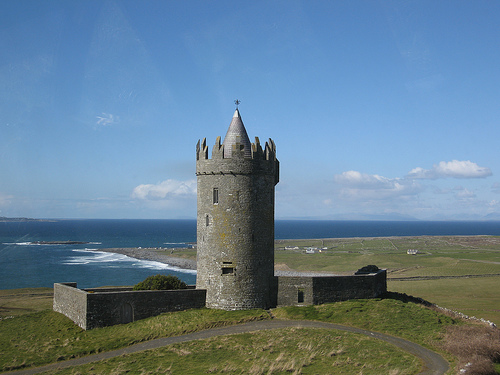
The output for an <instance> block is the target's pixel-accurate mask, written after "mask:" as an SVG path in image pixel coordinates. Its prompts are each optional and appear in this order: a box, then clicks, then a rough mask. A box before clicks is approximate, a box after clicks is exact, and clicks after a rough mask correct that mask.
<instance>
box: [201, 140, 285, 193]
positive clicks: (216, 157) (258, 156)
mask: <svg viewBox="0 0 500 375" xmlns="http://www.w3.org/2000/svg"><path fill="white" fill-rule="evenodd" d="M224 147H225V146H224V144H222V143H221V138H220V137H217V139H216V141H215V145H214V147H213V148H212V157H211V158H209V148H208V146H207V141H206V138H203V141H202V142H200V141H198V143H197V144H196V175H197V176H202V175H271V176H274V184H275V185H276V184H277V183H278V182H279V161H278V159H277V158H276V145H275V144H274V141H273V140H272V139H269V141H268V142H266V144H265V146H264V148H262V146H261V144H260V141H259V138H258V137H255V143H252V144H251V152H250V157H245V149H244V146H243V144H241V143H239V142H236V143H235V144H233V145H232V150H231V151H232V152H231V157H224V156H225V153H224ZM246 154H247V155H248V152H247V153H246Z"/></svg>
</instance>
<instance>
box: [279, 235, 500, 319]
mask: <svg viewBox="0 0 500 375" xmlns="http://www.w3.org/2000/svg"><path fill="white" fill-rule="evenodd" d="M285 246H299V247H300V249H298V250H284V248H285ZM304 247H318V248H325V247H326V250H322V252H321V253H316V254H306V253H305V251H304ZM275 248H276V251H275V262H276V268H277V269H284V270H287V269H292V270H298V271H325V272H332V273H336V274H347V273H350V274H352V273H354V272H355V271H356V270H357V269H359V268H361V267H363V266H366V265H367V264H375V265H377V266H378V267H380V268H387V270H388V289H389V290H391V291H394V292H400V293H406V294H409V295H413V296H418V297H421V298H424V299H426V300H428V301H431V302H433V303H436V304H438V305H439V306H443V307H447V308H450V309H452V310H456V311H460V312H462V313H464V314H467V315H470V316H476V317H478V318H484V319H488V320H490V321H492V322H494V323H496V324H497V325H500V293H499V292H498V285H500V237H496V236H421V237H379V238H334V239H320V240H280V241H276V247H275ZM409 249H414V250H418V254H416V255H408V254H407V250H409Z"/></svg>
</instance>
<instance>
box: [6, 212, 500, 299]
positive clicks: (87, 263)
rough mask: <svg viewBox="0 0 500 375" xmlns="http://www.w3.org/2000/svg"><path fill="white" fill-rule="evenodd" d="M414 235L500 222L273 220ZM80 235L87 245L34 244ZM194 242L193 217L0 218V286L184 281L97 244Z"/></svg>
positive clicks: (322, 233) (335, 233)
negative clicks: (165, 277)
mask: <svg viewBox="0 0 500 375" xmlns="http://www.w3.org/2000/svg"><path fill="white" fill-rule="evenodd" d="M420 235H500V222H493V221H488V222H463V221H454V222H449V221H448V222H445V221H316V220H307V221H306V220H277V221H276V223H275V237H276V239H291V238H342V237H385V236H420ZM40 241H42V242H43V241H81V242H86V243H85V244H60V245H56V244H37V242H40ZM194 242H196V221H195V220H56V221H24V222H0V289H14V288H25V287H52V285H53V284H54V282H68V281H73V282H77V283H78V286H79V287H82V288H89V287H97V286H104V285H134V284H136V283H138V282H139V281H142V280H144V279H145V278H146V277H148V276H150V275H154V274H159V273H161V274H173V275H176V276H178V277H179V278H181V279H182V280H183V281H185V282H187V283H188V284H194V283H195V282H196V271H192V270H182V269H178V268H176V267H171V266H169V265H167V264H164V263H160V262H154V261H148V260H138V259H134V258H130V257H127V256H125V255H121V254H114V253H106V252H102V251H99V250H100V249H105V248H117V247H143V248H144V247H168V248H175V247H185V246H187V245H189V244H190V243H194Z"/></svg>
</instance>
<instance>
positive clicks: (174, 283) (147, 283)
mask: <svg viewBox="0 0 500 375" xmlns="http://www.w3.org/2000/svg"><path fill="white" fill-rule="evenodd" d="M187 287H188V285H187V284H186V283H185V282H184V281H182V280H181V279H179V278H178V277H177V276H174V275H154V276H149V277H147V278H146V279H145V280H144V281H141V282H140V283H137V284H135V285H134V290H171V289H186V288H187Z"/></svg>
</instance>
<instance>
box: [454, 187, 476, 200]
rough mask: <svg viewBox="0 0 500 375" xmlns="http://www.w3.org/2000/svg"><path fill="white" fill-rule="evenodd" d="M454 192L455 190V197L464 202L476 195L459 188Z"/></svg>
mask: <svg viewBox="0 0 500 375" xmlns="http://www.w3.org/2000/svg"><path fill="white" fill-rule="evenodd" d="M456 190H457V193H456V194H455V196H456V197H457V198H458V199H461V200H464V199H472V198H475V197H476V193H474V192H473V191H470V190H469V189H465V188H459V189H456Z"/></svg>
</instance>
